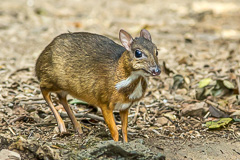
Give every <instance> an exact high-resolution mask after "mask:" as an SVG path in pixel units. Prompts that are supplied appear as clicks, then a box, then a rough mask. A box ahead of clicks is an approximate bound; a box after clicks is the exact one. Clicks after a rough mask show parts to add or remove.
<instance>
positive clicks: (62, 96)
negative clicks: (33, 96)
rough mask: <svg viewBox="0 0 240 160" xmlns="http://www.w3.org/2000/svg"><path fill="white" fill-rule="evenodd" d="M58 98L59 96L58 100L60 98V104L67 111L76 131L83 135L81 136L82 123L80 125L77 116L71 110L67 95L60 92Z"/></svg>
mask: <svg viewBox="0 0 240 160" xmlns="http://www.w3.org/2000/svg"><path fill="white" fill-rule="evenodd" d="M57 96H58V98H59V100H60V103H61V104H62V105H63V107H64V109H65V110H66V112H67V114H68V116H69V118H70V119H71V121H72V123H73V127H74V129H75V131H76V132H78V134H79V135H81V134H82V133H83V131H82V127H81V125H80V123H78V121H77V119H76V117H75V115H74V114H73V112H72V110H71V108H70V107H69V105H68V102H67V93H64V92H58V93H57Z"/></svg>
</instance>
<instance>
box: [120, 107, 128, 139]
mask: <svg viewBox="0 0 240 160" xmlns="http://www.w3.org/2000/svg"><path fill="white" fill-rule="evenodd" d="M119 114H120V117H121V122H122V135H123V141H124V142H128V138H127V127H128V109H126V110H123V111H120V112H119Z"/></svg>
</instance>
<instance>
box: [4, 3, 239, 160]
mask: <svg viewBox="0 0 240 160" xmlns="http://www.w3.org/2000/svg"><path fill="white" fill-rule="evenodd" d="M239 11H240V1H238V0H221V1H217V0H213V1H207V0H182V1H177V0H168V1H159V0H116V1H107V0H101V1H94V0H88V1H84V0H69V1H63V0H58V1H57V0H48V1H47V0H43V1H36V0H2V1H1V3H0V77H1V78H0V150H1V149H9V150H13V151H15V152H18V153H20V155H21V157H22V159H43V158H44V157H45V159H46V155H47V156H48V157H50V158H49V159H70V158H69V157H71V155H74V154H75V152H77V151H80V150H84V149H86V148H88V147H89V146H91V145H93V144H95V143H96V142H98V141H104V140H111V137H110V134H109V131H108V129H107V127H106V125H105V123H104V122H103V121H102V120H101V114H99V113H98V112H97V111H96V110H95V109H93V108H92V107H87V105H86V104H83V103H80V102H79V103H80V104H79V103H78V104H76V103H74V102H73V103H72V105H71V106H72V108H73V110H74V112H75V113H76V114H78V113H83V116H78V119H79V120H81V122H82V124H83V125H84V127H83V131H84V135H83V137H82V139H81V138H79V137H78V136H76V135H75V133H74V131H73V128H72V124H71V123H70V120H69V119H68V118H64V121H65V123H66V126H67V128H68V131H69V133H70V134H69V135H67V136H65V137H61V136H59V135H58V129H57V127H56V121H55V119H54V117H53V115H52V113H51V111H50V109H49V107H48V106H47V105H46V103H45V101H44V100H43V98H42V95H41V93H40V89H39V84H38V81H37V79H36V77H35V73H34V66H35V61H36V59H37V57H38V56H39V54H40V53H41V51H42V50H43V49H44V47H45V46H46V45H48V44H49V43H50V42H51V40H52V39H53V38H54V37H56V36H57V35H59V34H61V33H66V32H69V31H70V32H79V31H86V32H93V33H97V34H101V35H105V36H107V37H109V38H111V39H113V40H114V41H116V42H117V43H119V40H118V33H119V30H120V29H125V30H126V31H128V32H129V33H131V34H132V35H134V36H138V35H139V31H140V30H141V29H142V28H145V29H147V30H149V32H150V33H151V35H152V39H153V42H154V43H155V44H156V45H157V47H158V49H159V56H158V58H159V62H160V64H162V70H163V73H162V74H161V76H160V77H156V78H151V79H150V82H149V88H148V92H147V94H146V97H145V98H144V99H142V100H141V102H140V103H139V104H138V105H137V106H134V107H133V108H131V109H130V115H129V135H128V136H129V140H130V141H133V140H135V139H143V141H144V143H145V145H146V146H148V147H149V148H150V149H151V151H152V152H155V153H163V154H164V155H166V159H176V160H178V159H189V160H190V159H193V160H199V159H211V160H212V159H216V160H217V159H233V160H236V159H240V123H239V122H237V121H235V122H231V123H229V124H228V125H225V126H224V127H222V128H219V129H215V130H210V129H208V128H207V127H206V125H205V123H206V122H207V121H211V120H217V119H219V118H222V117H229V116H230V117H232V118H235V119H239V117H240V100H239V98H240V97H239V96H238V95H239V94H240V93H239V92H240V12H239ZM206 78H208V79H211V82H209V83H207V82H206V81H208V80H206ZM201 80H204V81H202V82H203V83H207V84H206V85H205V84H203V83H202V85H203V86H202V87H200V85H201V84H200V81H201ZM53 100H54V103H55V105H56V106H57V109H58V111H59V112H60V113H61V116H62V117H64V115H65V112H64V110H62V106H61V105H60V104H59V103H58V100H57V99H56V98H55V96H54V95H53ZM71 100H72V97H69V101H71ZM89 108H90V109H89ZM213 108H215V109H218V111H213V110H214V109H213ZM86 113H90V114H93V115H97V119H95V118H93V117H89V116H87V115H86ZM115 115H116V121H117V122H119V115H118V113H115ZM118 127H119V129H120V127H121V126H120V125H118ZM72 159H74V158H72Z"/></svg>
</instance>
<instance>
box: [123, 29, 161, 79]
mask: <svg viewBox="0 0 240 160" xmlns="http://www.w3.org/2000/svg"><path fill="white" fill-rule="evenodd" d="M119 39H120V41H121V43H122V45H123V46H124V48H125V49H126V50H127V51H128V53H129V54H130V57H131V63H132V67H133V69H134V70H136V71H137V70H142V71H144V72H146V73H147V74H148V75H153V76H157V75H159V74H160V73H161V70H160V67H159V64H158V58H157V56H158V51H157V46H156V45H155V44H154V43H152V38H151V35H150V33H149V32H148V31H147V30H145V29H142V30H141V32H140V37H136V38H135V39H133V38H132V36H131V35H130V34H129V33H127V32H126V31H124V30H122V29H121V30H120V32H119Z"/></svg>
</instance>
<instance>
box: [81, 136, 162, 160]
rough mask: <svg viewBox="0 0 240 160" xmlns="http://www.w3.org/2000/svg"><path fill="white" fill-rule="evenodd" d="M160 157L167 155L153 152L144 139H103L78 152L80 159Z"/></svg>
mask: <svg viewBox="0 0 240 160" xmlns="http://www.w3.org/2000/svg"><path fill="white" fill-rule="evenodd" d="M106 157H107V158H109V159H140V160H141V159H142V160H144V159H159V160H164V159H165V156H164V155H162V154H160V153H159V154H156V153H154V152H152V151H151V150H150V149H149V148H147V147H146V146H145V145H144V144H143V140H139V139H137V140H134V141H131V142H129V143H122V142H115V141H113V140H111V141H103V142H99V143H98V144H97V145H96V146H93V147H91V148H88V149H87V150H82V151H80V152H79V153H78V154H77V158H78V159H106Z"/></svg>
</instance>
